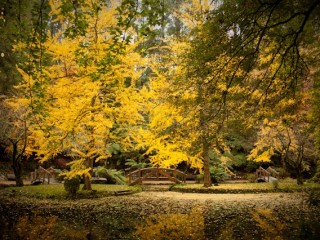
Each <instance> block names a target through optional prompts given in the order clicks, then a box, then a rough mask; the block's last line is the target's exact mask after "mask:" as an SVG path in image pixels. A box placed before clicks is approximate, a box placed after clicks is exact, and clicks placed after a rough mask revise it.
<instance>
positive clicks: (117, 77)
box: [20, 1, 146, 190]
mask: <svg viewBox="0 0 320 240" xmlns="http://www.w3.org/2000/svg"><path fill="white" fill-rule="evenodd" d="M59 3H60V4H62V3H61V2H60V1H52V2H51V7H52V12H51V14H52V16H55V18H54V19H55V21H57V22H59V24H61V26H62V27H61V29H60V30H59V31H57V32H55V33H54V34H48V35H49V36H50V37H48V38H47V39H46V41H45V42H44V44H43V48H44V52H45V54H46V56H47V57H48V59H50V64H48V65H47V66H43V67H42V68H41V69H39V73H38V74H33V75H30V74H27V73H26V72H24V71H23V70H21V69H20V72H21V74H22V76H23V79H24V82H23V83H22V84H21V86H20V89H21V90H23V91H24V92H25V93H26V95H25V96H27V99H28V100H29V102H28V106H30V107H31V108H32V107H33V105H34V103H35V100H36V102H41V114H38V113H37V112H35V111H34V112H33V117H34V119H35V121H34V124H33V129H32V133H33V134H32V136H31V137H30V141H29V143H30V144H29V148H28V151H29V153H32V152H33V153H36V154H37V156H38V157H39V158H40V159H41V161H46V160H48V159H50V158H52V157H54V156H56V155H57V154H58V153H64V154H68V155H70V156H72V157H73V159H74V161H73V162H71V171H70V172H69V173H68V174H67V175H66V177H67V178H72V177H73V176H75V175H80V176H85V180H86V181H85V188H86V189H89V190H90V189H91V184H90V176H91V175H92V170H93V164H94V162H95V161H100V160H106V159H107V158H108V157H109V156H110V155H111V153H110V151H109V147H110V146H111V145H112V144H114V143H118V144H120V145H121V147H122V148H123V149H124V150H129V149H131V148H134V147H135V144H137V142H138V141H139V128H140V125H141V124H142V123H143V122H144V117H143V111H144V107H143V106H144V102H143V96H144V92H146V90H145V89H144V88H140V89H138V88H137V84H136V82H137V80H138V79H139V77H140V75H141V71H143V67H142V65H143V61H142V59H141V58H140V55H139V54H138V53H136V52H135V48H136V46H137V44H138V43H130V44H128V43H127V44H124V43H118V42H115V41H114V39H113V35H112V34H111V33H110V31H111V29H112V27H115V26H116V24H117V20H116V19H117V18H116V14H117V12H116V6H115V5H111V4H110V5H104V6H100V7H99V8H97V7H96V1H91V2H90V3H87V4H85V5H84V6H83V9H78V11H81V12H87V13H88V14H87V15H86V18H85V20H86V23H87V26H86V29H85V34H78V35H74V36H72V37H66V36H65V31H64V30H65V29H67V27H66V26H65V25H66V24H67V23H68V22H67V21H66V19H65V18H64V17H63V15H59V14H60V12H59V11H58V10H59V9H60V8H59ZM78 7H79V8H80V7H81V6H78ZM39 84H41V87H42V92H43V94H42V95H41V96H38V94H37V93H36V92H35V91H34V90H35V89H38V88H35V87H34V86H35V85H39ZM21 100H23V99H21Z"/></svg>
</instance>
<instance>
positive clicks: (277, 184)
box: [272, 180, 279, 190]
mask: <svg viewBox="0 0 320 240" xmlns="http://www.w3.org/2000/svg"><path fill="white" fill-rule="evenodd" d="M272 187H273V189H274V190H278V189H279V181H278V180H274V181H272Z"/></svg>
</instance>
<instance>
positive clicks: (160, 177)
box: [127, 167, 186, 185]
mask: <svg viewBox="0 0 320 240" xmlns="http://www.w3.org/2000/svg"><path fill="white" fill-rule="evenodd" d="M127 177H128V184H129V185H134V184H142V182H143V181H164V180H168V181H172V182H175V183H181V182H186V174H185V173H183V172H181V171H179V170H177V169H171V168H158V167H157V168H154V167H149V168H141V169H138V170H135V171H133V172H131V173H129V174H128V175H127Z"/></svg>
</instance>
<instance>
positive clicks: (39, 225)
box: [16, 215, 100, 240]
mask: <svg viewBox="0 0 320 240" xmlns="http://www.w3.org/2000/svg"><path fill="white" fill-rule="evenodd" d="M16 230H17V234H18V236H19V238H20V239H43V240H55V239H77V240H82V239H83V240H84V239H89V238H88V236H90V235H92V234H91V232H90V231H89V230H87V229H84V228H80V227H75V226H71V225H70V224H67V223H65V222H62V221H58V218H57V217H56V216H49V217H43V216H38V215H35V216H23V217H20V218H19V220H18V222H17V225H16ZM97 239H98V238H97ZM99 239H100V238H99Z"/></svg>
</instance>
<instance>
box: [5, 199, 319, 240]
mask: <svg viewBox="0 0 320 240" xmlns="http://www.w3.org/2000/svg"><path fill="white" fill-rule="evenodd" d="M251 195H252V197H251ZM168 196H169V197H168ZM170 196H171V195H169V194H168V195H165V194H162V195H160V196H159V195H156V194H153V195H152V194H151V193H140V194H136V195H132V196H121V197H106V198H101V199H88V200H74V201H72V200H68V201H61V200H60V201H57V200H51V199H44V200H43V199H42V200H31V199H11V200H8V199H6V200H7V201H5V199H4V198H2V199H1V198H0V199H1V202H0V203H1V205H0V214H1V215H0V226H1V231H0V234H1V236H2V239H146V240H149V239H290V240H291V239H318V237H319V236H320V214H319V213H320V211H319V208H317V207H309V206H308V205H306V204H305V202H304V201H303V198H302V196H301V195H298V194H277V195H270V194H269V195H268V194H259V195H254V194H247V195H244V194H238V195H237V194H229V195H228V194H225V195H223V196H219V197H218V198H212V197H208V198H203V195H200V196H199V199H197V194H193V195H192V194H191V195H190V194H180V195H178V197H170ZM172 196H173V195H172ZM4 201H5V202H4Z"/></svg>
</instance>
